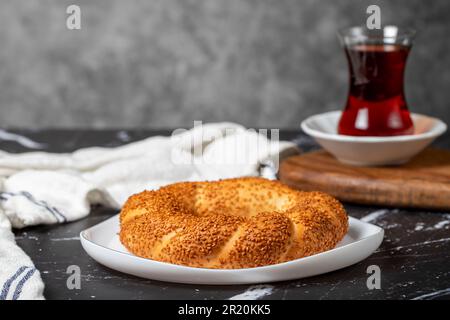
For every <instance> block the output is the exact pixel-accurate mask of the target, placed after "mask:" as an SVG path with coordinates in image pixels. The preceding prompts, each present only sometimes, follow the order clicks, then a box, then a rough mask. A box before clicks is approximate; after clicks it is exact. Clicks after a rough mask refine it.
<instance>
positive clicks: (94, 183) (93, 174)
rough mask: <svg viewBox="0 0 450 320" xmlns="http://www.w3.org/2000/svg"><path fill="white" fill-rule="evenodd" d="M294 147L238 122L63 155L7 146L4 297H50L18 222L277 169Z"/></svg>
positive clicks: (63, 216)
mask: <svg viewBox="0 0 450 320" xmlns="http://www.w3.org/2000/svg"><path fill="white" fill-rule="evenodd" d="M275 138H277V137H275ZM294 152H297V149H296V146H295V144H293V143H291V142H279V141H278V140H273V137H272V139H270V140H269V139H267V138H266V136H265V135H263V134H261V133H259V132H256V131H250V130H246V129H245V128H244V127H242V126H240V125H237V124H233V123H213V124H206V125H203V126H197V127H194V128H193V129H191V130H188V131H184V132H181V133H178V134H176V135H172V136H170V137H162V136H155V137H150V138H147V139H144V140H141V141H138V142H133V143H129V144H126V145H123V146H120V147H116V148H102V147H92V148H85V149H79V150H77V151H75V152H73V153H64V154H56V153H46V152H28V153H21V154H11V153H7V152H2V151H0V176H1V180H0V300H1V299H43V288H44V285H43V283H42V280H41V277H40V274H39V271H38V270H36V269H35V267H34V265H33V263H32V261H31V260H30V258H29V257H28V256H27V255H26V254H25V253H24V252H23V251H22V250H21V249H20V248H19V247H18V246H17V245H16V244H15V240H14V235H13V233H12V232H11V227H14V228H22V227H25V226H32V225H38V224H55V223H64V222H69V221H74V220H77V219H81V218H83V217H85V216H87V215H88V214H89V212H90V206H91V204H102V205H105V206H108V207H111V208H116V209H118V208H120V207H121V205H122V204H123V203H124V202H125V201H126V199H127V198H128V197H129V196H130V195H132V194H133V193H137V192H141V191H143V190H145V189H147V190H151V189H157V188H158V187H160V186H163V185H166V184H169V183H173V182H177V181H199V180H216V179H224V178H231V177H239V176H257V175H261V174H263V173H264V172H266V175H267V173H268V174H269V175H273V170H272V169H271V168H274V167H275V169H276V166H277V163H278V159H279V157H280V155H281V156H283V155H282V153H283V154H289V153H294ZM268 168H269V170H267V169H268ZM264 169H265V170H266V171H264Z"/></svg>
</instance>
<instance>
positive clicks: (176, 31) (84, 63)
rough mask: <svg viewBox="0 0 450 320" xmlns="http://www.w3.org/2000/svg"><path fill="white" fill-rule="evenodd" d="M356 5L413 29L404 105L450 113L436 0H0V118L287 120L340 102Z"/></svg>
mask: <svg viewBox="0 0 450 320" xmlns="http://www.w3.org/2000/svg"><path fill="white" fill-rule="evenodd" d="M69 4H78V5H80V6H81V9H82V30H80V31H69V30H67V29H66V25H65V19H66V13H65V9H66V7H67V5H69ZM369 4H379V5H380V6H381V8H382V18H383V22H385V23H386V22H394V23H399V24H407V25H415V26H417V27H418V28H419V29H420V31H421V32H420V33H419V36H418V38H417V42H416V45H415V47H414V48H413V50H412V53H411V56H410V60H409V63H408V69H407V79H406V90H407V97H408V100H409V104H410V108H411V110H412V111H416V112H422V113H427V114H432V115H436V116H439V117H442V118H444V120H446V121H447V122H450V101H449V100H450V1H448V0H433V1H424V0H409V1H407V0H404V1H401V0H393V1H375V0H372V1H360V0H351V1H350V0H342V1H337V0H314V1H313V0H142V1H139V0H71V1H65V0H40V1H37V0H0V126H1V127H37V128H38V127H98V128H102V127H118V126H120V127H165V126H170V127H179V126H183V127H187V126H191V125H192V121H193V120H203V121H222V120H228V121H237V122H240V123H242V124H244V125H247V126H263V127H281V128H286V127H297V126H298V124H299V122H300V121H301V120H302V119H303V118H304V117H305V116H308V115H311V114H314V113H318V112H323V111H326V110H332V109H339V108H341V107H342V106H343V104H344V102H345V97H346V94H347V64H346V60H345V57H344V54H343V52H342V50H341V48H340V47H339V43H338V41H337V38H336V34H335V32H336V29H338V28H339V27H345V26H348V25H352V24H361V23H364V22H365V17H366V14H365V10H366V8H367V6H368V5H369Z"/></svg>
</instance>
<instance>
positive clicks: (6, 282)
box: [0, 266, 29, 300]
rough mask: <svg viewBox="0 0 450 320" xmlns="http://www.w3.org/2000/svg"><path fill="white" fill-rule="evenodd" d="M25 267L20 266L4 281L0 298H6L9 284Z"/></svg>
mask: <svg viewBox="0 0 450 320" xmlns="http://www.w3.org/2000/svg"><path fill="white" fill-rule="evenodd" d="M27 268H29V267H26V266H22V267H20V268H19V269H17V271H16V273H14V274H13V275H12V276H11V277H10V278H9V279H8V280H6V281H5V283H4V284H3V289H2V292H1V294H0V300H6V298H7V297H8V293H9V288H10V287H11V284H12V283H13V281H14V280H16V279H17V278H18V277H19V276H20V275H21V274H22V273H23V272H24V271H25V270H26V269H27Z"/></svg>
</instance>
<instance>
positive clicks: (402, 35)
mask: <svg viewBox="0 0 450 320" xmlns="http://www.w3.org/2000/svg"><path fill="white" fill-rule="evenodd" d="M337 34H338V36H339V38H341V39H345V38H348V39H359V40H382V39H411V40H412V39H413V38H414V37H415V36H416V34H417V31H416V29H414V28H412V27H408V26H402V25H384V26H382V27H381V28H380V29H368V28H367V27H366V26H365V25H357V26H350V27H344V28H341V29H339V30H338V31H337Z"/></svg>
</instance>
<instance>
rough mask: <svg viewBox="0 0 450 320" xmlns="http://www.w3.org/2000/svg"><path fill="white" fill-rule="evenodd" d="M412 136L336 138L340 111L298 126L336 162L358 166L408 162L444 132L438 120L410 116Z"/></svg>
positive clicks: (444, 128) (340, 136)
mask: <svg viewBox="0 0 450 320" xmlns="http://www.w3.org/2000/svg"><path fill="white" fill-rule="evenodd" d="M411 116H412V120H413V122H414V134H411V135H404V136H390V137H356V136H346V135H340V134H337V125H338V121H339V119H340V117H341V111H331V112H326V113H322V114H318V115H315V116H312V117H309V118H307V119H306V120H304V121H303V122H302V124H301V127H302V129H303V131H304V132H305V133H307V134H308V135H310V136H312V137H313V138H314V139H315V140H316V141H317V143H319V144H320V145H321V146H322V147H323V148H324V149H325V150H327V151H328V152H330V153H331V154H332V155H334V156H335V157H336V158H337V159H338V160H339V161H341V162H343V163H347V164H351V165H357V166H378V165H396V164H402V163H405V162H407V161H408V160H410V159H411V158H412V157H413V156H415V155H416V154H418V153H419V152H420V151H422V150H423V149H424V148H425V147H427V146H428V145H429V144H430V143H431V142H433V140H434V139H436V138H437V137H438V136H440V135H441V134H443V133H444V132H445V131H446V130H447V125H446V124H445V123H444V122H442V121H441V120H439V119H436V118H432V117H428V116H424V115H420V114H411Z"/></svg>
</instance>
